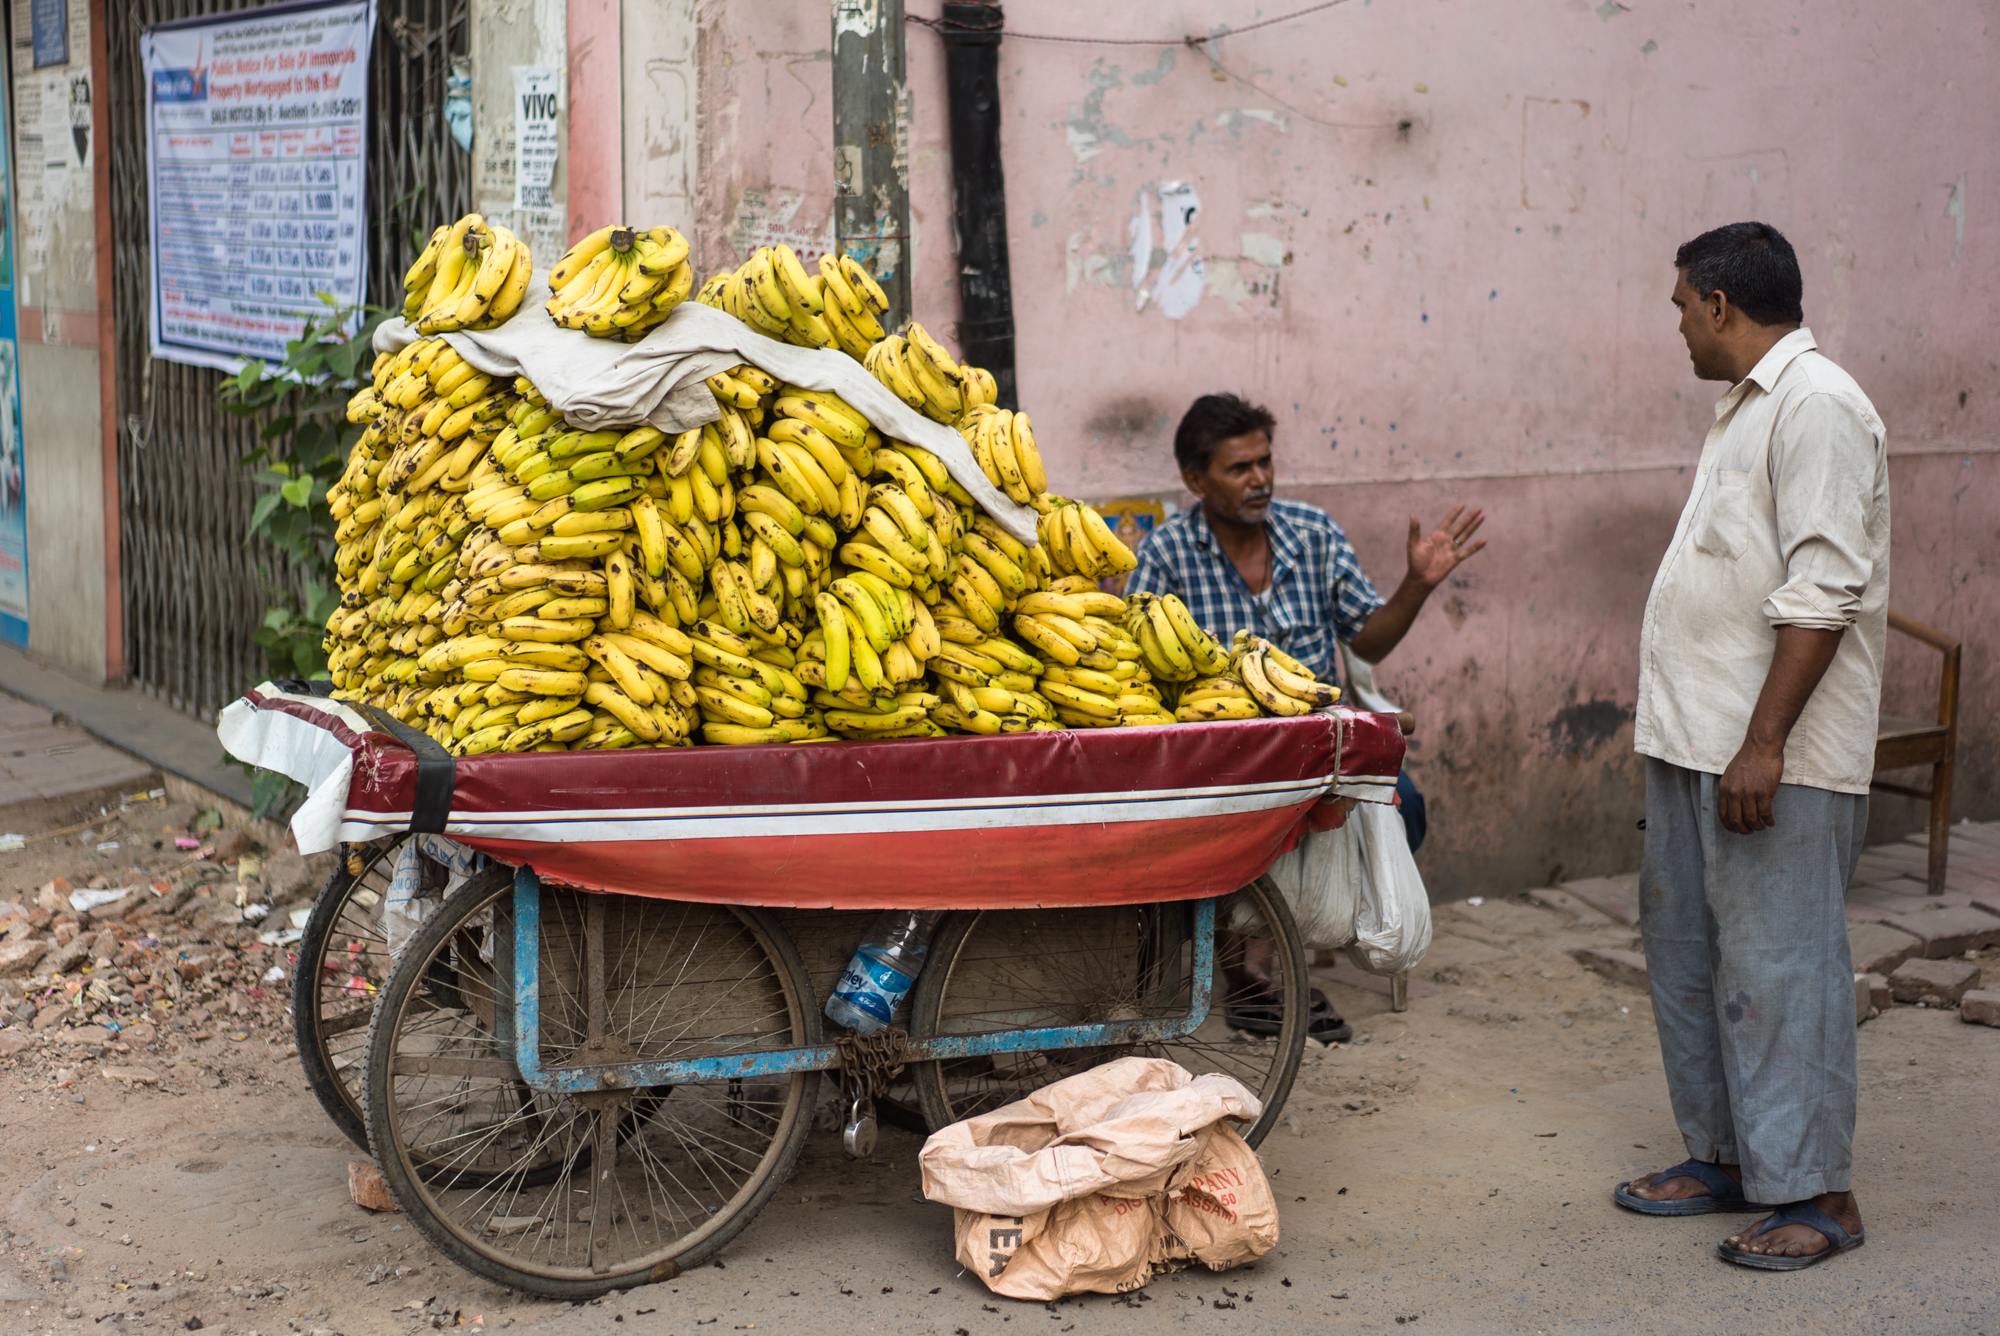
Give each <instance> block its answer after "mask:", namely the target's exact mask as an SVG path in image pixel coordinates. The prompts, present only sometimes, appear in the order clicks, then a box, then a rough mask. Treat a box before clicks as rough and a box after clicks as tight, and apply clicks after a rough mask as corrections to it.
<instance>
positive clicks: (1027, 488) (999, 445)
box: [958, 373, 1123, 546]
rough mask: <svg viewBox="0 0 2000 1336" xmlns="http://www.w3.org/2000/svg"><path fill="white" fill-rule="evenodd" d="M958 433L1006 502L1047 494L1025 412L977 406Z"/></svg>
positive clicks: (1028, 501)
mask: <svg viewBox="0 0 2000 1336" xmlns="http://www.w3.org/2000/svg"><path fill="white" fill-rule="evenodd" d="M982 374H983V373H982ZM958 433H959V435H961V436H963V437H964V438H965V443H966V444H967V445H969V446H971V447H972V457H973V459H975V460H977V461H978V463H979V471H980V472H982V473H984V474H985V475H986V481H988V482H990V483H992V484H993V485H994V486H995V487H998V488H999V489H1000V490H1001V491H1003V492H1005V493H1006V494H1007V497H1008V499H1009V500H1011V501H1015V502H1018V503H1019V504H1021V505H1024V506H1026V505H1032V504H1033V503H1034V500H1035V498H1036V497H1038V496H1042V495H1044V494H1046V493H1047V492H1048V490H1049V475H1048V474H1047V472H1045V471H1044V470H1043V468H1042V452H1041V451H1040V450H1037V449H1036V448H1035V430H1034V427H1033V426H1032V425H1031V424H1030V423H1029V421H1028V415H1027V414H1026V413H1017V412H1014V411H1013V410H1011V409H1006V408H995V407H994V406H993V405H992V404H991V403H982V404H976V405H974V406H973V407H971V408H969V409H967V410H966V412H965V415H964V416H963V417H961V418H959V420H958ZM1106 532H1107V533H1108V532H1109V530H1108V529H1107V530H1106ZM1112 541H1113V542H1117V541H1118V540H1117V539H1116V538H1113V539H1112ZM1120 546H1123V544H1120Z"/></svg>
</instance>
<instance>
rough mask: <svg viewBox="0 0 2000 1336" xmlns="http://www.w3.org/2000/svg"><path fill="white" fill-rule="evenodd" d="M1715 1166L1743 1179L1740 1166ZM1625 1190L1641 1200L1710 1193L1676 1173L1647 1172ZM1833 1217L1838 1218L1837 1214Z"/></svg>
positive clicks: (1684, 1197) (1676, 1199)
mask: <svg viewBox="0 0 2000 1336" xmlns="http://www.w3.org/2000/svg"><path fill="white" fill-rule="evenodd" d="M1715 1167H1716V1168H1717V1169H1720V1170H1721V1171H1722V1172H1723V1173H1725V1174H1728V1175H1729V1176H1730V1177H1731V1178H1733V1179H1735V1180H1736V1181H1737V1182H1738V1183H1741V1182H1742V1181H1743V1169H1742V1166H1740V1165H1734V1164H1718V1165H1716V1166H1715ZM1625 1190H1626V1191H1627V1192H1629V1193H1631V1194H1632V1195H1633V1196H1635V1197H1637V1198H1639V1199H1640V1200H1641V1201H1686V1200H1688V1199H1689V1198H1691V1197H1706V1196H1709V1195H1711V1194H1710V1193H1709V1190H1708V1189H1707V1188H1705V1187H1703V1186H1702V1182H1701V1180H1700V1179H1698V1178H1689V1177H1688V1176H1687V1175H1685V1174H1676V1175H1675V1176H1674V1177H1672V1178H1662V1177H1661V1176H1660V1175H1659V1174H1647V1175H1646V1176H1645V1177H1644V1178H1635V1179H1633V1180H1632V1181H1631V1182H1630V1183H1628V1184H1626V1185H1625ZM1834 1218H1835V1219H1839V1217H1838V1216H1835V1217H1834Z"/></svg>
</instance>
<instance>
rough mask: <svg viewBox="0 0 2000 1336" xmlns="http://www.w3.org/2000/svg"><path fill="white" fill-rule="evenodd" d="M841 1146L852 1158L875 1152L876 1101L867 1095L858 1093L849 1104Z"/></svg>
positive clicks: (841, 1136)
mask: <svg viewBox="0 0 2000 1336" xmlns="http://www.w3.org/2000/svg"><path fill="white" fill-rule="evenodd" d="M840 1144H841V1148H842V1149H844V1150H845V1151H846V1152H847V1156H848V1158H849V1159H852V1160H859V1159H865V1158H866V1157H867V1156H869V1155H872V1154H874V1153H875V1101H874V1100H872V1099H870V1098H868V1097H867V1096H866V1095H856V1096H855V1097H854V1102H853V1103H852V1104H850V1105H848V1106H847V1126H846V1127H844V1128H842V1129H841V1133H840Z"/></svg>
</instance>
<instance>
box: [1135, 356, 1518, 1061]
mask: <svg viewBox="0 0 2000 1336" xmlns="http://www.w3.org/2000/svg"><path fill="white" fill-rule="evenodd" d="M1276 426H1277V419H1276V418H1274V417H1272V416H1271V412H1270V410H1269V409H1266V408H1263V407H1260V406H1258V405H1255V404H1252V403H1250V402H1248V401H1247V400H1245V399H1242V398H1239V397H1238V396H1236V395H1233V394H1205V395H1203V396H1202V397H1201V398H1199V399H1197V400H1195V401H1194V406H1193V407H1191V408H1189V409H1188V411H1187V415H1186V416H1185V417H1183V418H1182V419H1181V424H1180V426H1179V427H1177V428H1176V429H1175V430H1174V462H1175V463H1177V464H1178V465H1180V470H1181V480H1182V481H1183V482H1184V483H1186V484H1187V488H1188V490H1189V491H1191V492H1193V493H1194V494H1195V496H1196V497H1198V498H1200V504H1198V505H1196V506H1193V507H1191V508H1189V509H1188V510H1185V511H1182V512H1181V513H1180V514H1178V515H1176V516H1174V517H1173V518H1172V519H1170V520H1168V521H1167V522H1166V523H1165V524H1163V525H1161V526H1159V527H1158V528H1156V529H1154V530H1153V532H1152V534H1151V536H1149V537H1148V538H1147V539H1146V541H1145V543H1144V544H1143V545H1142V546H1141V547H1140V548H1139V565H1138V567H1137V568H1136V569H1135V570H1134V571H1133V572H1132V574H1131V576H1130V577H1129V578H1128V579H1127V580H1126V582H1125V588H1126V591H1127V592H1139V591H1145V592H1149V593H1154V594H1178V595H1179V596H1180V599H1181V601H1182V602H1183V603H1185V604H1187V606H1188V611H1189V612H1191V613H1193V614H1194V619H1195V621H1197V622H1199V623H1200V624H1201V625H1202V626H1204V627H1206V628H1207V629H1208V630H1209V631H1210V632H1211V633H1213V634H1214V635H1216V636H1217V637H1219V638H1220V639H1221V640H1222V641H1223V642H1224V643H1227V642H1228V641H1229V640H1230V639H1231V638H1233V637H1234V636H1235V634H1236V633H1237V632H1238V631H1239V630H1242V629H1245V628H1248V629H1249V630H1250V631H1252V632H1253V633H1255V634H1257V635H1260V636H1262V637H1263V638H1264V639H1266V640H1268V641H1270V642H1271V643H1272V644H1274V645H1276V646H1278V647H1279V648H1280V649H1282V650H1284V651H1285V652H1286V653H1287V654H1289V655H1291V656H1292V657H1293V658H1295V659H1297V660H1299V662H1301V663H1303V664H1305V666H1306V667H1308V668H1310V669H1312V671H1313V673H1314V675H1315V676H1317V677H1319V678H1321V679H1322V680H1324V681H1329V682H1331V681H1335V680H1337V675H1336V671H1335V668H1336V659H1337V655H1336V642H1337V641H1341V640H1344V641H1346V642H1347V644H1348V648H1349V649H1351V650H1352V651H1353V652H1354V654H1355V655H1357V656H1358V657H1360V658H1362V659H1364V660H1366V661H1367V662H1369V663H1380V662H1381V661H1382V659H1383V658H1384V656H1386V655H1387V654H1388V653H1389V651H1391V650H1393V649H1394V648H1396V646H1397V645H1398V644H1400V643H1401V642H1402V639H1403V636H1404V635H1405V634H1407V633H1408V631H1409V629H1410V624H1411V623H1412V622H1414V621H1415V620H1416V617H1417V612H1418V611H1419V610H1420V609H1421V608H1422V607H1423V606H1424V600H1425V599H1427V598H1429V597H1430V594H1431V591H1432V590H1433V589H1436V588H1437V587H1438V585H1440V584H1442V583H1443V582H1444V579H1445V577H1446V576H1448V575H1450V574H1451V573H1452V571H1453V570H1455V569H1456V568H1457V566H1458V564H1459V563H1460V562H1461V561H1464V560H1465V559H1466V558H1467V557H1469V556H1471V555H1472V554H1473V553H1475V552H1477V551H1478V550H1479V549H1480V548H1482V547H1485V546H1486V540H1485V539H1483V538H1481V539H1478V540H1477V541H1474V540H1473V537H1472V535H1473V534H1474V533H1475V532H1477V530H1478V529H1479V526H1480V525H1481V524H1482V523H1484V522H1485V519H1486V515H1485V512H1484V511H1482V510H1480V509H1479V508H1478V507H1474V508H1473V509H1472V510H1471V511H1469V512H1468V511H1467V510H1466V508H1465V507H1464V506H1462V505H1459V506H1453V507H1452V509H1451V513H1450V514H1449V515H1446V516H1445V518H1444V521H1443V523H1441V524H1439V525H1438V527H1437V528H1435V529H1433V530H1432V531H1431V532H1430V533H1429V534H1428V535H1426V534H1425V533H1424V532H1423V528H1422V526H1421V525H1420V524H1419V523H1418V522H1417V517H1416V516H1415V515H1412V516H1410V542H1409V559H1410V569H1409V574H1407V575H1405V576H1404V577H1403V583H1402V584H1401V585H1399V586H1398V587H1397V589H1396V592H1395V593H1393V594H1391V595H1390V596H1389V597H1388V599H1387V600H1386V601H1385V600H1384V599H1383V598H1382V597H1381V596H1380V595H1379V594H1377V593H1376V592H1375V586H1374V585H1372V584H1370V583H1369V581H1368V576H1367V574H1366V573H1365V572H1364V571H1363V570H1362V569H1361V562H1360V561H1359V560H1358V559H1357V558H1356V557H1355V555H1354V547H1353V545H1352V544H1350V543H1349V542H1348V541H1347V535H1346V534H1345V533H1343V532H1342V531H1341V528H1340V526H1339V525H1338V524H1335V523H1334V522H1333V520H1332V519H1331V518H1330V517H1329V516H1328V515H1327V513H1326V512H1325V511H1323V510H1321V509H1320V508H1319V507H1317V506H1309V505H1306V504H1304V503H1303V502H1299V501H1279V500H1276V499H1274V498H1273V497H1272V495H1271V486H1272V481H1273V470H1272V467H1271V434H1272V432H1273V430H1274V429H1275V428H1276ZM1396 794H1397V797H1398V799H1399V800H1400V802H1401V811H1402V814H1403V824H1404V829H1405V831H1406V833H1407V834H1408V836H1409V840H1410V848H1411V849H1412V850H1415V849H1416V847H1417V846H1418V845H1420V844H1422V843H1423V840H1424V829H1425V813H1424V799H1423V795H1422V794H1421V793H1419V792H1417V789H1416V786H1415V785H1414V784H1412V783H1411V782H1410V779H1409V776H1408V775H1407V774H1404V775H1401V776H1399V777H1398V778H1397V780H1396ZM1260 945H1262V944H1260V943H1257V942H1254V941H1253V942H1249V943H1247V944H1245V945H1244V946H1243V947H1242V948H1240V949H1243V950H1247V951H1248V952H1249V954H1250V956H1251V957H1254V956H1255V955H1256V954H1257V948H1258V947H1259V946H1260ZM1236 949H1238V948H1237V947H1236V946H1235V944H1226V945H1225V954H1226V955H1228V954H1233V953H1234V951H1235V950H1236ZM1258 964H1259V961H1257V960H1256V959H1254V958H1251V959H1246V960H1244V961H1243V963H1242V964H1241V965H1239V966H1237V968H1236V969H1231V968H1230V962H1229V961H1227V960H1225V966H1224V967H1225V970H1226V971H1228V972H1230V973H1231V974H1236V973H1238V972H1240V971H1242V970H1244V969H1246V968H1247V971H1248V973H1249V975H1250V976H1252V977H1253V978H1254V976H1256V975H1258V974H1259V973H1260V972H1261V971H1260V970H1259V969H1258ZM1266 1012H1271V1013H1273V1014H1275V1003H1273V1002H1270V1001H1268V1000H1267V1001H1266V1002H1265V1004H1264V1005H1252V1004H1249V1003H1245V1004H1244V1005H1239V1006H1232V1007H1230V1008H1228V1016H1229V1021H1230V1024H1232V1025H1235V1026H1237V1027H1238V1028H1242V1029H1253V1030H1254V1029H1259V1028H1262V1027H1260V1025H1259V1024H1258V1023H1257V1022H1258V1021H1259V1020H1260V1019H1262V1020H1265V1021H1266V1022H1267V1023H1268V1025H1269V1028H1270V1029H1271V1030H1272V1031H1273V1032H1275V1029H1276V1024H1275V1019H1274V1018H1273V1017H1265V1016H1263V1015H1262V1013H1266ZM1346 1031H1347V1026H1346V1024H1345V1023H1344V1022H1342V1021H1341V1019H1340V1017H1338V1016H1336V1015H1334V1014H1333V1010H1332V1008H1331V1007H1330V1006H1329V1005H1328V1004H1327V1002H1326V999H1325V997H1324V996H1323V995H1322V994H1321V993H1319V991H1318V990H1317V989H1315V990H1314V992H1313V998H1312V1013H1311V1024H1310V1029H1309V1031H1308V1033H1310V1034H1311V1035H1312V1036H1313V1037H1314V1038H1316V1039H1330V1040H1337V1039H1340V1038H1343V1037H1344V1035H1345V1032H1346Z"/></svg>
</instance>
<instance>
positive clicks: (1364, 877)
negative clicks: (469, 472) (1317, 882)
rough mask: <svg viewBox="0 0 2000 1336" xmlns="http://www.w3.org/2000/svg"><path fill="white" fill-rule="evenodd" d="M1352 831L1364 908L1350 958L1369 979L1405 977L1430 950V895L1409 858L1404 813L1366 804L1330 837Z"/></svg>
mask: <svg viewBox="0 0 2000 1336" xmlns="http://www.w3.org/2000/svg"><path fill="white" fill-rule="evenodd" d="M1350 832H1351V833H1352V838H1353V841H1354V844H1355V847H1356V851H1357V853H1358V854H1359V864H1360V884H1359V889H1360V897H1359V898H1360V905H1359V913H1358V914H1357V915H1356V917H1355V922H1354V940H1353V942H1352V944H1351V945H1349V946H1348V948H1347V958H1348V959H1349V960H1351V961H1353V962H1354V963H1355V965H1356V966H1358V967H1359V968H1361V969H1364V970H1366V971H1368V972H1369V973H1370V974H1401V973H1402V972H1403V971H1404V970H1406V969H1410V968H1411V967H1413V966H1414V965H1415V964H1416V963H1417V962H1418V961H1420V960H1422V959H1423V958H1424V952H1426V951H1428V950H1430V947H1431V900H1430V895H1429V893H1428V892H1426V891H1425V890H1424V879H1423V876H1422V874H1420V873H1419V872H1418V871H1417V860H1416V859H1415V858H1414V857H1412V856H1411V854H1410V839H1409V836H1408V834H1407V833H1405V831H1404V829H1403V816H1402V813H1400V812H1398V811H1397V810H1396V809H1395V808H1393V807H1388V806H1384V805H1383V804H1381V803H1362V804H1360V805H1359V806H1357V807H1356V808H1355V809H1354V811H1353V812H1352V813H1351V814H1350V815H1349V816H1348V818H1347V824H1346V825H1344V826H1342V827H1341V828H1340V829H1339V830H1336V831H1329V832H1327V834H1328V835H1347V834H1349V833H1350ZM1322 838H1324V837H1322Z"/></svg>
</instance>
